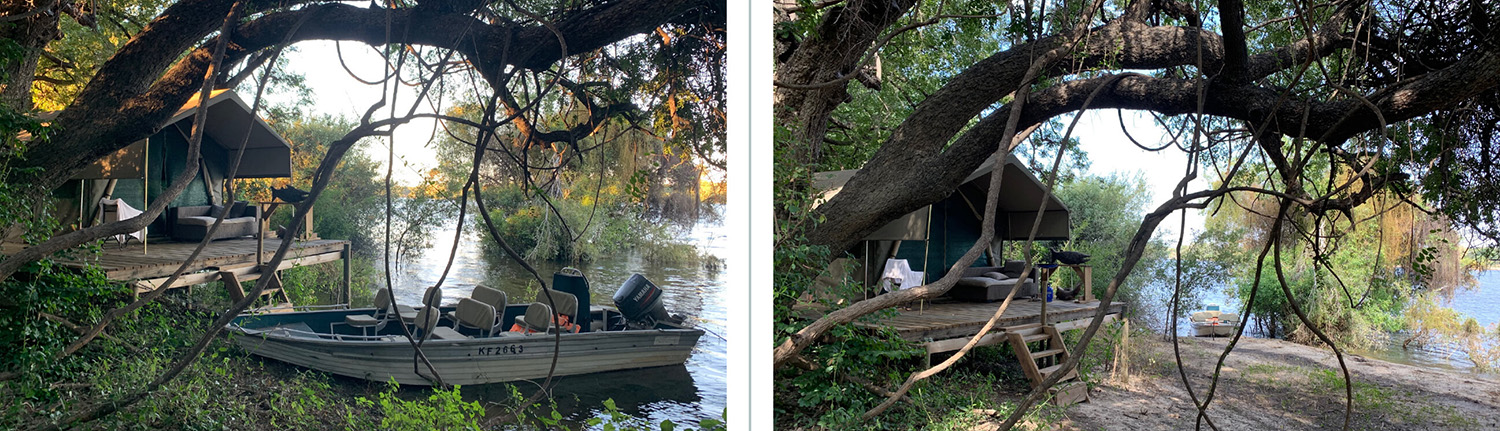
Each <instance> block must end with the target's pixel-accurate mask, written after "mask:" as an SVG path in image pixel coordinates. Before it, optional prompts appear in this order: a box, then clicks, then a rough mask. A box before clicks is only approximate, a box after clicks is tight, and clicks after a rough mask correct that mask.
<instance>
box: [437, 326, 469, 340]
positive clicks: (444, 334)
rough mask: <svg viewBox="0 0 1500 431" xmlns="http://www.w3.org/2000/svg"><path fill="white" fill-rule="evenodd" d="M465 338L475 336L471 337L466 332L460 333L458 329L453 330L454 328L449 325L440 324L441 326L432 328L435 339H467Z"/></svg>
mask: <svg viewBox="0 0 1500 431" xmlns="http://www.w3.org/2000/svg"><path fill="white" fill-rule="evenodd" d="M465 338H473V337H470V336H468V335H464V334H462V333H460V332H458V331H455V330H453V328H449V327H447V326H439V327H436V328H432V339H434V340H462V339H465Z"/></svg>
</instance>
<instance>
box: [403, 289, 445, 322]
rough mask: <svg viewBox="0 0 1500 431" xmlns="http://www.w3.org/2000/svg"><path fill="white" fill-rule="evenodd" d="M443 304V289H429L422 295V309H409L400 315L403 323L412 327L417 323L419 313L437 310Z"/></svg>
mask: <svg viewBox="0 0 1500 431" xmlns="http://www.w3.org/2000/svg"><path fill="white" fill-rule="evenodd" d="M442 302H443V289H442V288H439V287H437V286H432V287H429V288H427V291H426V292H423V293H422V308H417V309H415V310H413V309H412V308H410V307H407V309H406V310H402V311H401V312H400V314H401V322H402V323H405V324H408V325H411V324H413V322H416V320H417V312H420V311H421V310H425V309H428V308H432V309H437V308H438V305H440V304H441V303H442Z"/></svg>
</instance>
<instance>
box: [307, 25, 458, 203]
mask: <svg viewBox="0 0 1500 431" xmlns="http://www.w3.org/2000/svg"><path fill="white" fill-rule="evenodd" d="M296 48H297V49H296V50H295V51H290V52H287V53H286V54H284V55H285V56H286V58H287V63H288V65H289V66H290V69H291V70H290V71H291V72H295V73H301V74H302V75H303V76H304V77H305V78H306V85H307V88H309V89H311V90H312V101H313V105H312V106H307V107H303V112H304V113H307V114H330V115H339V116H343V117H345V118H349V119H358V118H359V117H360V116H362V115H364V112H365V109H368V108H369V107H370V105H372V104H374V103H375V102H377V101H379V100H380V95H381V93H382V91H383V89H382V88H381V87H380V86H379V85H366V84H364V83H361V82H359V80H356V79H355V78H354V77H351V76H349V73H348V72H347V71H345V69H344V66H342V65H340V64H339V61H338V59H339V50H338V49H336V47H335V45H334V43H333V42H332V41H310V42H303V43H298V44H297V45H296ZM338 48H341V49H342V51H343V58H344V63H345V64H346V65H347V66H348V68H349V70H353V71H355V73H357V74H359V75H358V76H359V77H360V78H361V79H364V80H366V81H373V80H375V79H377V78H379V77H380V73H381V71H382V70H384V68H385V66H384V65H383V62H384V60H383V59H381V57H380V55H379V53H378V52H376V51H375V50H374V49H373V48H371V47H370V46H369V45H366V44H363V43H343V44H341V45H340V46H339V47H338ZM399 91H400V92H401V93H400V94H399V95H398V96H397V97H396V102H397V104H398V105H399V106H398V107H397V112H398V115H402V114H404V113H405V112H406V110H408V109H411V101H413V100H415V98H416V96H417V91H418V89H417V88H414V87H407V86H402V87H401V90H399ZM389 109H390V107H389V106H387V107H383V108H381V109H380V110H379V111H378V113H377V114H376V116H375V119H379V118H384V117H387V116H388V114H389V113H390V110H389ZM417 112H418V113H431V112H432V109H431V108H430V105H427V104H423V106H421V107H419V108H417ZM436 125H437V122H436V121H435V120H431V119H417V120H414V121H412V122H410V123H407V124H405V125H403V126H401V127H398V128H396V133H395V141H396V158H397V160H396V169H395V171H394V172H393V174H392V175H393V177H394V179H395V181H396V182H398V183H403V184H408V185H410V184H415V183H417V182H418V181H420V180H421V177H422V175H423V174H424V173H425V172H426V171H427V170H428V169H430V168H435V167H437V155H436V154H437V153H436V151H433V150H431V149H429V148H427V147H426V144H427V141H428V138H430V137H431V136H432V133H433V128H434V127H436ZM438 133H442V132H441V131H439V132H438ZM379 142H380V143H378V144H374V145H364V146H361V147H357V148H358V149H359V150H360V151H365V152H366V154H369V155H370V156H371V157H370V158H371V159H373V160H375V161H376V162H378V163H380V169H381V172H384V171H385V162H386V160H387V159H388V154H387V151H388V150H387V147H386V145H385V142H387V140H386V139H380V140H379ZM294 180H295V181H307V180H308V179H305V178H295V179H294Z"/></svg>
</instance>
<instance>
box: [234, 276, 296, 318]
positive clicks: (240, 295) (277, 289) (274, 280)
mask: <svg viewBox="0 0 1500 431" xmlns="http://www.w3.org/2000/svg"><path fill="white" fill-rule="evenodd" d="M259 269H260V270H262V271H263V270H265V269H266V267H265V266H262V267H261V268H259ZM257 272H259V271H257ZM254 275H260V276H261V277H264V275H263V274H254ZM270 276H271V280H270V282H268V284H267V285H266V288H265V290H262V291H261V292H260V296H261V298H266V299H267V300H268V301H269V302H270V305H267V306H264V307H259V308H256V309H255V310H257V311H261V312H271V313H276V312H286V311H291V310H292V298H290V297H288V296H287V295H286V291H284V290H282V289H281V273H280V272H278V271H271V272H270ZM257 278H258V277H257ZM239 279H240V276H238V275H236V274H235V273H234V272H232V271H219V280H220V281H223V282H224V288H225V289H227V290H229V298H230V299H232V300H234V301H235V302H238V301H240V300H242V299H245V289H244V288H242V287H240V280H239ZM278 295H279V296H280V300H278V299H277V296H278ZM257 299H259V298H257Z"/></svg>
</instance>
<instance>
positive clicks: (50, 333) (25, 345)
mask: <svg viewBox="0 0 1500 431" xmlns="http://www.w3.org/2000/svg"><path fill="white" fill-rule="evenodd" d="M127 294H128V291H127V290H125V289H124V288H123V287H122V286H120V285H118V284H112V283H110V282H109V281H108V280H106V279H105V278H104V273H103V272H101V271H97V270H88V271H77V270H74V269H71V268H67V267H63V266H62V265H59V264H57V263H55V262H53V261H52V260H51V259H42V260H39V261H36V262H33V263H31V264H29V265H27V266H25V267H23V268H22V269H21V271H20V272H19V273H18V274H16V275H15V276H13V277H11V278H10V279H9V280H6V281H5V282H3V283H0V298H4V299H3V300H0V301H3V302H0V304H3V305H4V306H3V307H0V350H4V351H5V352H6V354H5V355H0V370H9V371H14V372H17V373H20V374H21V377H20V378H19V380H18V381H17V383H16V384H17V385H18V386H17V387H18V388H20V389H21V393H22V394H23V397H24V398H26V399H32V400H39V401H40V400H51V399H54V398H55V397H56V396H57V394H56V392H55V391H53V390H51V389H50V388H47V387H46V385H45V384H44V383H45V382H48V381H50V380H52V379H56V378H68V377H72V376H76V375H77V373H79V372H80V370H81V369H82V366H83V364H80V363H79V362H77V361H63V362H59V361H56V360H55V355H56V354H57V353H58V352H59V351H61V350H62V348H63V347H64V346H66V345H68V344H69V343H72V342H73V340H75V339H76V338H77V336H78V334H76V333H74V332H72V331H70V330H68V329H67V328H65V327H63V326H62V325H61V324H60V323H58V322H55V321H53V320H50V319H45V318H43V317H42V314H41V313H47V314H50V315H53V316H58V317H61V318H64V319H68V320H70V321H73V322H93V321H96V320H98V318H99V317H100V316H102V315H103V313H104V312H105V311H106V310H108V309H109V308H111V307H112V306H115V305H119V304H121V303H122V302H120V301H121V300H122V299H124V298H126V297H125V295H127ZM98 344H100V345H103V346H108V345H110V343H108V342H105V341H99V342H98ZM107 348H108V349H110V350H111V351H114V349H117V348H118V346H113V347H107Z"/></svg>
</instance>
